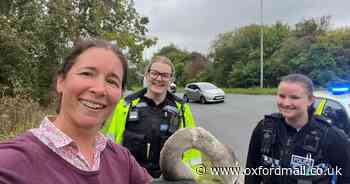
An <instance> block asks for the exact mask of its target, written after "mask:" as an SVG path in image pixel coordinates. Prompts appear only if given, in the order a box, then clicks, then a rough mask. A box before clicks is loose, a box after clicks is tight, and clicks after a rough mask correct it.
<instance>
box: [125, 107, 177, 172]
mask: <svg viewBox="0 0 350 184" xmlns="http://www.w3.org/2000/svg"><path fill="white" fill-rule="evenodd" d="M181 116H182V113H181V112H179V111H178V109H177V108H176V107H174V106H171V105H166V106H164V107H163V108H161V109H159V108H156V107H151V106H148V105H147V103H145V102H140V103H139V104H137V105H136V106H131V107H130V110H129V114H128V121H127V123H126V126H125V133H124V140H123V145H124V146H125V147H126V148H128V149H129V151H130V152H131V154H132V155H133V156H134V157H135V158H136V160H137V161H138V162H139V164H140V165H141V166H143V167H145V168H146V169H147V171H148V172H149V173H150V175H151V176H152V177H154V178H158V177H159V176H160V175H161V172H160V166H159V158H160V151H161V149H162V147H163V145H164V143H165V141H166V140H167V139H168V138H169V137H170V136H171V135H172V134H173V133H174V132H175V131H176V130H177V129H178V128H179V127H180V122H181Z"/></svg>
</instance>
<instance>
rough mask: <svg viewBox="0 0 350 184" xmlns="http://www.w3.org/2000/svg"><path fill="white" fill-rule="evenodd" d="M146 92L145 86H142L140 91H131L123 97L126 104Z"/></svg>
mask: <svg viewBox="0 0 350 184" xmlns="http://www.w3.org/2000/svg"><path fill="white" fill-rule="evenodd" d="M146 92H147V88H143V89H141V90H140V91H137V92H136V93H133V94H131V95H128V96H126V97H125V103H126V104H129V103H131V102H132V101H133V100H135V99H136V98H140V97H141V96H143V95H144V94H145V93H146Z"/></svg>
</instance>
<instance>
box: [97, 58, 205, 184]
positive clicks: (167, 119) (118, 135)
mask: <svg viewBox="0 0 350 184" xmlns="http://www.w3.org/2000/svg"><path fill="white" fill-rule="evenodd" d="M174 76H175V67H174V65H173V64H172V63H171V61H170V60H169V59H168V58H167V57H165V56H157V57H155V58H153V59H152V61H151V62H150V63H149V65H148V66H147V67H146V69H145V74H144V77H145V81H146V83H147V87H146V88H144V89H142V90H140V91H138V92H136V93H134V94H131V95H129V96H127V97H125V98H123V99H121V100H120V101H119V103H118V104H117V106H116V109H115V111H114V114H113V116H112V117H111V119H110V121H108V123H106V125H105V127H104V131H105V133H106V134H107V136H108V137H109V138H110V139H111V140H113V141H114V142H116V143H118V144H123V145H124V146H125V147H126V148H128V149H129V150H130V152H131V154H133V155H134V156H135V158H136V160H137V161H138V162H139V163H140V164H141V165H142V166H143V167H145V168H146V169H147V171H148V172H149V173H150V174H151V175H152V176H153V177H154V178H158V177H160V175H161V170H160V166H159V158H160V150H161V149H162V147H163V145H164V143H165V141H166V140H167V139H168V138H169V137H170V136H171V135H172V134H173V133H174V132H175V131H177V130H178V129H180V128H184V127H189V128H192V127H195V122H194V119H193V117H192V113H191V111H190V107H189V104H188V103H184V102H183V101H182V99H181V98H179V97H177V96H175V94H173V93H170V92H169V91H168V89H169V86H170V84H171V83H172V82H173V80H174ZM200 160H201V158H200V154H199V152H198V151H196V150H190V151H189V152H186V153H185V154H184V161H186V162H187V163H188V164H189V165H190V166H194V165H195V164H198V163H200Z"/></svg>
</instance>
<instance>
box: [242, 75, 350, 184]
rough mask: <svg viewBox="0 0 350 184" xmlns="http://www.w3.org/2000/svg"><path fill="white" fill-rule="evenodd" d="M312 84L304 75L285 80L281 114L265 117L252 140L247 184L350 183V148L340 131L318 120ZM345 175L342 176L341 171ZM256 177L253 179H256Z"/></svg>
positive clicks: (280, 89)
mask: <svg viewBox="0 0 350 184" xmlns="http://www.w3.org/2000/svg"><path fill="white" fill-rule="evenodd" d="M313 102H314V96H313V84H312V81H311V80H310V79H309V78H307V77H306V76H304V75H301V74H291V75H287V76H285V77H283V78H282V80H281V82H280V84H279V86H278V91H277V107H278V110H279V113H274V114H270V115H266V116H265V118H264V119H263V120H262V121H260V122H259V123H258V125H257V126H256V128H255V129H254V132H253V134H252V136H251V140H250V145H249V150H248V157H247V164H246V168H249V169H251V171H253V170H254V171H255V172H251V175H246V176H245V183H246V184H257V183H264V184H267V183H284V184H294V183H295V184H297V183H298V184H299V183H305V184H306V183H309V184H319V183H330V182H331V181H332V182H335V180H334V176H335V175H336V177H337V183H338V184H343V183H350V143H349V141H348V140H347V137H346V135H345V134H344V133H342V132H341V131H340V130H338V129H335V128H333V127H331V126H330V125H329V124H328V123H327V122H326V121H324V120H323V119H322V118H321V117H316V116H314V115H313V112H312V110H311V106H312V103H313ZM339 169H340V171H339ZM252 173H253V174H252Z"/></svg>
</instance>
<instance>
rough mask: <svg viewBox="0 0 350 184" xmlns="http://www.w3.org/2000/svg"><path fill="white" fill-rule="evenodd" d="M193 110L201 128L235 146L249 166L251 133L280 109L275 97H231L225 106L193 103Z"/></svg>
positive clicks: (227, 96) (222, 104) (223, 104)
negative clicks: (260, 121)
mask: <svg viewBox="0 0 350 184" xmlns="http://www.w3.org/2000/svg"><path fill="white" fill-rule="evenodd" d="M177 95H178V96H182V94H177ZM191 110H192V112H193V115H194V117H195V120H196V122H197V126H202V127H203V128H205V129H207V130H209V131H210V132H211V133H212V134H213V135H214V136H215V137H217V138H218V139H219V140H220V141H221V142H223V143H225V144H228V145H229V146H231V147H232V148H233V149H234V151H235V153H236V155H237V157H238V158H239V160H240V161H241V163H242V164H243V165H245V160H246V155H247V150H248V145H249V139H250V135H251V132H252V131H253V129H254V127H255V125H256V124H257V122H258V121H259V120H260V119H262V117H263V116H264V114H268V113H271V112H275V111H276V110H277V108H276V105H275V97H274V96H269V95H234V94H227V95H226V99H225V102H224V103H216V104H198V103H191Z"/></svg>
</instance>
